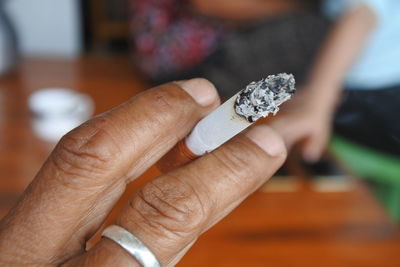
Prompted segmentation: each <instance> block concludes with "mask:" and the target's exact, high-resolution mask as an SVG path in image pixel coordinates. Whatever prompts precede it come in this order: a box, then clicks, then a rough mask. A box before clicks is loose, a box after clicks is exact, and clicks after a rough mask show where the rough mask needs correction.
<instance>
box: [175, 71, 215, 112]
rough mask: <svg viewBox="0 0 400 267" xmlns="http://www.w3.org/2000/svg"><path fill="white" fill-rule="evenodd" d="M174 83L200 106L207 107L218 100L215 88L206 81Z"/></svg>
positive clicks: (197, 79) (199, 79)
mask: <svg viewBox="0 0 400 267" xmlns="http://www.w3.org/2000/svg"><path fill="white" fill-rule="evenodd" d="M176 83H177V84H179V86H180V87H182V89H183V90H185V91H186V92H187V93H188V94H189V95H190V96H191V97H192V98H193V99H194V100H195V101H196V102H197V103H198V104H199V105H201V106H204V107H206V106H209V105H211V104H213V103H214V102H215V100H216V99H217V98H218V93H217V90H216V89H215V86H214V85H213V84H212V83H211V82H209V81H208V80H206V79H201V78H196V79H191V80H187V81H179V82H176Z"/></svg>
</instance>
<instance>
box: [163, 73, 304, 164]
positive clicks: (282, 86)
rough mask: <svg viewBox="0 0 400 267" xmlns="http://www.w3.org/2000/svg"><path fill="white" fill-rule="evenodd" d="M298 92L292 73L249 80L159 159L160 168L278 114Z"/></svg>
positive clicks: (212, 147)
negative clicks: (283, 105)
mask: <svg viewBox="0 0 400 267" xmlns="http://www.w3.org/2000/svg"><path fill="white" fill-rule="evenodd" d="M295 91H296V89H295V79H294V77H293V75H292V74H286V73H281V74H278V75H270V76H268V77H267V78H265V79H262V80H261V81H258V82H252V83H250V84H249V85H248V86H247V87H246V88H245V89H243V90H242V91H240V92H239V93H238V94H236V95H235V96H233V97H232V98H231V99H229V100H228V101H226V102H225V103H224V104H223V105H221V106H220V107H219V108H217V109H216V110H214V111H213V112H212V113H211V114H209V115H208V116H207V117H205V118H203V119H202V120H201V121H200V122H199V123H198V124H197V125H196V126H195V127H194V129H193V130H192V132H191V133H190V135H189V136H188V137H187V138H186V139H185V140H183V141H182V142H180V143H179V144H178V145H177V146H175V147H174V149H172V150H171V151H170V152H169V153H168V154H166V155H165V156H164V157H163V159H161V160H160V162H159V163H158V167H159V169H160V170H161V171H162V172H166V171H169V170H171V169H174V168H176V167H179V166H181V165H183V164H185V163H187V162H189V161H191V160H193V159H195V158H197V157H200V156H203V155H204V154H207V153H209V152H211V151H213V150H215V149H216V148H218V147H220V146H221V145H223V144H224V143H225V142H227V141H228V140H230V139H231V138H232V137H234V136H236V135H237V134H239V133H240V132H242V131H243V130H245V129H246V128H248V127H249V126H251V125H252V124H253V123H255V122H256V121H257V120H259V119H260V118H263V117H264V118H265V117H267V116H268V115H269V114H271V113H272V114H274V115H275V114H276V113H277V112H278V111H279V106H280V105H281V104H282V103H284V102H286V101H287V100H289V99H290V98H291V97H292V95H293V94H294V92H295Z"/></svg>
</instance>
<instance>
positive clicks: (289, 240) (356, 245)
mask: <svg viewBox="0 0 400 267" xmlns="http://www.w3.org/2000/svg"><path fill="white" fill-rule="evenodd" d="M53 86H57V87H60V86H61V87H68V88H74V89H76V90H80V91H83V92H86V93H88V94H90V95H91V96H92V97H93V99H94V101H95V103H96V112H97V113H99V112H103V111H105V110H107V109H109V108H111V107H113V106H115V105H117V104H119V103H121V102H123V101H125V100H127V99H129V98H130V97H132V96H134V95H135V94H137V93H138V92H140V91H142V90H144V89H145V88H146V87H147V86H146V83H144V82H143V81H141V80H140V79H138V78H137V75H135V72H134V71H133V67H132V66H131V64H130V63H129V60H128V59H127V57H122V56H121V57H116V56H114V57H111V58H109V57H102V58H101V57H84V58H81V59H79V60H72V61H65V60H60V61H49V60H33V59H31V60H25V61H23V62H22V63H21V65H20V66H19V68H18V71H17V72H16V73H14V74H11V75H9V76H7V77H3V78H0V216H3V215H4V214H5V213H6V212H7V210H8V209H9V208H10V207H11V206H12V205H13V203H15V201H16V200H17V198H18V196H19V195H20V193H21V192H22V191H23V189H24V188H25V187H26V185H27V184H28V183H29V182H30V181H31V179H32V178H33V176H34V174H35V173H36V172H37V170H38V169H39V167H40V165H41V163H42V162H43V161H44V160H45V158H46V156H47V155H48V153H49V151H50V150H51V148H52V146H53V145H51V144H47V143H44V142H42V141H40V140H38V139H37V138H36V137H35V136H34V134H33V132H32V130H31V126H30V114H29V111H28V109H27V104H26V101H27V96H28V95H29V93H31V92H32V91H34V90H36V89H38V88H43V87H53ZM154 175H155V172H154V170H150V171H149V172H147V174H146V175H145V177H143V179H142V182H141V183H143V181H145V180H148V179H151V177H152V176H154ZM139 184H140V183H139ZM137 186H138V184H136V185H134V186H133V187H131V188H130V189H129V191H134V190H135V189H136V187H137ZM122 202H123V201H122ZM180 266H226V267H235V266H276V267H278V266H279V267H284V266H285V267H289V266H304V267H305V266H328V267H330V266H332V267H333V266H335V267H336V266H360V267H361V266H376V267H378V266H379V267H380V266H400V233H399V229H398V227H396V226H395V225H393V224H391V223H390V222H389V219H388V217H387V215H386V214H385V213H384V211H383V209H382V207H381V206H379V204H378V203H377V202H376V200H375V199H374V197H373V196H372V195H371V193H370V192H369V191H368V189H367V188H366V186H364V185H363V184H361V183H357V184H356V186H355V187H354V189H353V190H351V191H349V192H345V193H316V192H313V191H312V190H310V189H309V186H308V185H307V183H302V184H301V187H300V189H299V190H297V191H296V192H294V193H264V192H261V191H260V192H257V193H255V194H254V195H252V196H251V197H250V198H249V199H248V200H247V201H246V202H244V203H243V204H242V205H241V206H240V207H239V208H238V209H237V210H235V211H234V212H233V213H232V214H231V215H229V216H228V217H227V218H226V219H225V220H223V221H222V222H221V223H219V224H218V225H217V226H216V227H214V228H213V229H212V230H210V231H209V232H207V233H206V234H205V235H204V236H202V237H201V238H200V240H199V242H198V243H197V244H196V245H195V246H194V247H193V249H192V250H191V251H190V252H189V253H188V255H187V256H186V257H185V258H184V260H183V261H182V262H181V263H180Z"/></svg>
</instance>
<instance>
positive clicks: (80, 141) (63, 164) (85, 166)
mask: <svg viewBox="0 0 400 267" xmlns="http://www.w3.org/2000/svg"><path fill="white" fill-rule="evenodd" d="M108 127H110V124H109V123H108V122H107V119H104V118H99V119H95V120H93V121H90V122H88V123H86V124H84V125H83V126H81V127H79V128H77V129H75V130H74V131H72V132H70V133H68V134H67V135H66V136H64V137H63V138H62V139H61V141H60V142H59V143H58V145H57V147H56V149H55V150H54V152H53V155H52V157H51V160H52V163H53V164H54V166H55V167H56V168H57V170H58V172H61V174H62V175H59V177H60V178H61V179H62V180H63V181H61V182H63V183H64V184H66V185H70V186H73V185H76V184H77V183H78V185H80V186H81V185H82V183H84V182H85V181H90V182H91V184H92V185H94V184H93V182H95V181H98V183H102V182H103V181H102V180H101V179H98V178H100V177H103V176H104V174H106V173H107V172H109V171H110V170H112V167H113V165H114V162H115V160H116V155H118V154H119V153H120V149H119V147H118V145H117V144H116V142H115V141H114V139H113V138H112V136H111V135H110V133H109V131H108V130H107V129H108Z"/></svg>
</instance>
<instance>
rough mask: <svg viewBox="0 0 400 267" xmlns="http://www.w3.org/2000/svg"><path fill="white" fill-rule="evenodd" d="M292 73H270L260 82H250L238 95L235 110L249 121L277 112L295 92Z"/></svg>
mask: <svg viewBox="0 0 400 267" xmlns="http://www.w3.org/2000/svg"><path fill="white" fill-rule="evenodd" d="M295 84H296V82H295V79H294V76H293V75H292V74H287V73H280V74H277V75H269V76H268V77H267V78H265V79H262V80H261V81H259V82H252V83H250V84H249V85H248V86H247V87H246V88H245V89H244V90H243V91H242V92H241V93H240V94H239V96H238V97H237V99H236V102H235V111H236V113H237V114H239V115H240V116H242V117H244V118H245V119H246V120H248V121H249V122H255V121H257V120H258V119H260V118H261V117H264V118H265V117H267V116H268V115H269V114H270V113H272V114H274V115H275V114H276V113H277V112H278V111H279V106H280V105H281V104H282V103H284V102H285V101H287V100H289V99H290V98H291V97H292V95H293V94H294V93H295V91H296V88H295Z"/></svg>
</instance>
